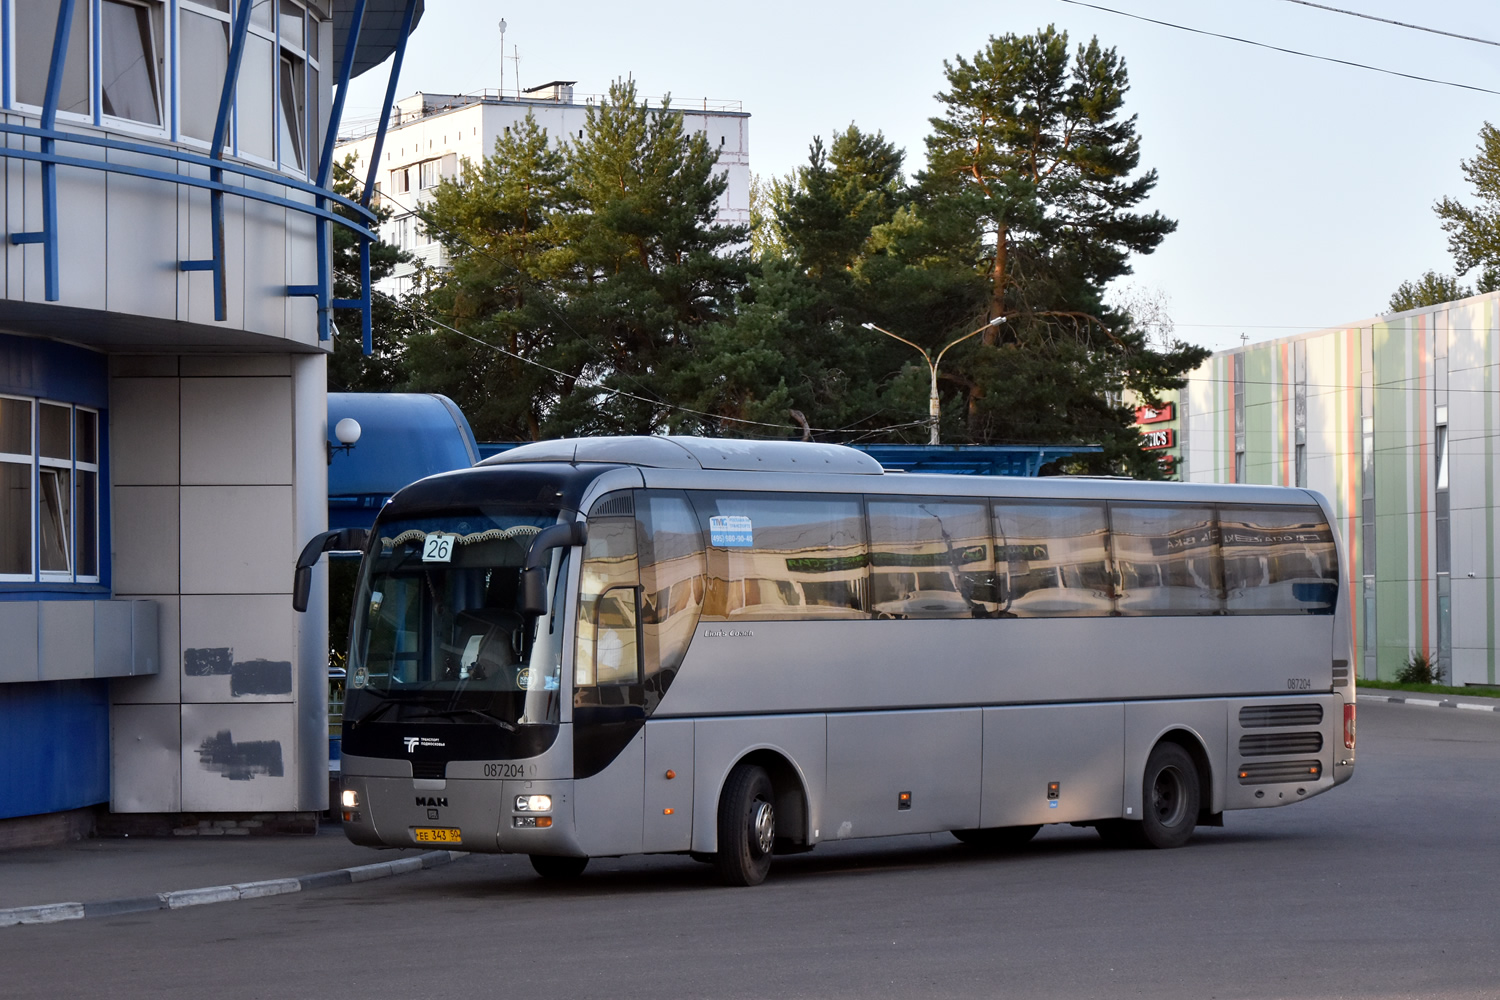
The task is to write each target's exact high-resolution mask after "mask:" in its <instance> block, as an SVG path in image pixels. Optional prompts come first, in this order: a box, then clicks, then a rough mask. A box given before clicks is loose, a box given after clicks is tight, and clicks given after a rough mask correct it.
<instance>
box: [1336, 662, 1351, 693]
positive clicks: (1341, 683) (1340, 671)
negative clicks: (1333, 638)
mask: <svg viewBox="0 0 1500 1000" xmlns="http://www.w3.org/2000/svg"><path fill="white" fill-rule="evenodd" d="M1333 686H1334V687H1348V686H1349V661H1348V660H1334V661H1333Z"/></svg>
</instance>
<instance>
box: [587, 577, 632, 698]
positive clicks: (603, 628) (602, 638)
mask: <svg viewBox="0 0 1500 1000" xmlns="http://www.w3.org/2000/svg"><path fill="white" fill-rule="evenodd" d="M639 595H640V588H639V587H611V588H610V589H609V590H606V591H605V592H604V593H602V594H600V595H599V596H598V597H597V598H595V599H594V611H593V615H592V616H591V617H592V619H593V626H594V683H596V684H635V683H637V682H638V681H640V679H641V657H640V643H638V642H637V641H636V636H637V632H636V622H637V621H639V620H640V614H639V608H638V601H639V599H640V598H639Z"/></svg>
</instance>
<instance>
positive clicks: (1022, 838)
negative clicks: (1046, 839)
mask: <svg viewBox="0 0 1500 1000" xmlns="http://www.w3.org/2000/svg"><path fill="white" fill-rule="evenodd" d="M1040 829H1041V827H1040V826H997V827H992V828H990V829H988V830H954V831H953V836H955V837H957V838H958V839H959V842H960V843H963V844H967V845H968V846H969V847H977V848H979V849H980V850H982V851H1014V850H1016V849H1017V848H1019V847H1024V846H1026V845H1027V844H1028V843H1030V842H1031V838H1032V837H1035V836H1036V832H1037V831H1038V830H1040Z"/></svg>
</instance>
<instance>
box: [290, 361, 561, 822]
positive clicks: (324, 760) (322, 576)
mask: <svg viewBox="0 0 1500 1000" xmlns="http://www.w3.org/2000/svg"><path fill="white" fill-rule="evenodd" d="M291 361H292V403H293V411H294V423H293V427H292V432H293V449H292V450H293V456H294V463H295V464H294V475H295V481H296V484H297V486H296V506H295V508H294V509H293V512H292V538H291V541H292V549H291V550H290V551H291V552H292V553H296V552H299V551H300V550H301V548H302V545H303V544H304V543H305V542H306V541H307V539H309V538H311V537H312V536H314V535H316V534H318V533H319V532H320V531H323V530H325V529H326V528H327V527H328V459H327V451H326V450H325V447H324V444H325V442H326V441H327V440H328V437H327V428H328V359H327V357H326V356H324V355H321V354H299V355H295V356H293V357H292V358H291ZM293 558H294V557H293ZM288 565H290V563H288ZM327 567H328V560H327V558H324V559H320V560H319V561H318V566H317V568H316V569H315V570H314V571H313V588H312V591H311V599H310V602H309V604H308V608H307V611H306V612H305V613H304V614H294V615H292V625H291V628H292V633H293V637H294V643H295V645H294V651H295V661H296V665H297V669H296V684H297V733H298V739H299V740H300V741H301V744H300V746H301V752H300V753H299V754H298V757H297V760H298V763H299V766H300V768H301V771H300V773H299V774H298V781H299V783H300V784H299V788H298V796H299V797H298V802H299V808H302V809H324V808H327V799H328V780H327V779H328V739H327V734H328V639H329V636H328V589H327V588H328V568H327ZM283 572H285V570H283ZM283 601H286V603H285V604H283V607H286V606H287V605H288V604H289V603H290V602H289V601H287V599H285V598H283ZM339 641H340V642H342V641H343V638H342V637H340V639H339ZM570 749H571V747H570ZM564 773H566V774H569V775H571V774H572V770H571V769H569V770H568V771H566V772H564Z"/></svg>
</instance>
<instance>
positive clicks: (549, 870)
mask: <svg viewBox="0 0 1500 1000" xmlns="http://www.w3.org/2000/svg"><path fill="white" fill-rule="evenodd" d="M588 866H589V859H588V858H560V857H555V856H553V855H550V854H533V855H531V867H533V868H535V869H536V873H537V874H538V875H540V876H541V877H542V878H545V879H555V880H557V881H566V880H567V879H570V878H577V877H578V876H580V875H582V874H583V870H584V869H585V868H587V867H588Z"/></svg>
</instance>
